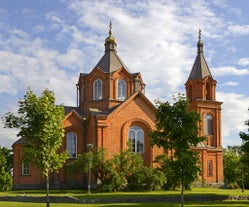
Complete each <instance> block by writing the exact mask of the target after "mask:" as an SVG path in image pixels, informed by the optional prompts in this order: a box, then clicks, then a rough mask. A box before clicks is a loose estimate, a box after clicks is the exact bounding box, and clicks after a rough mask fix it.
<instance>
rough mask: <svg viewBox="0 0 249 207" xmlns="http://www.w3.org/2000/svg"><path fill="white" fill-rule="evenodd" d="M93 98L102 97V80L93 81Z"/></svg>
mask: <svg viewBox="0 0 249 207" xmlns="http://www.w3.org/2000/svg"><path fill="white" fill-rule="evenodd" d="M93 99H94V100H99V99H102V80H100V79H98V80H95V81H94V82H93Z"/></svg>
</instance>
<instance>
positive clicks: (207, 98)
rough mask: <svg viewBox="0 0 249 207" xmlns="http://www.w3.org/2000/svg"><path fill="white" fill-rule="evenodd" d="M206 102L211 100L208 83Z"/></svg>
mask: <svg viewBox="0 0 249 207" xmlns="http://www.w3.org/2000/svg"><path fill="white" fill-rule="evenodd" d="M206 100H211V96H210V84H209V83H206Z"/></svg>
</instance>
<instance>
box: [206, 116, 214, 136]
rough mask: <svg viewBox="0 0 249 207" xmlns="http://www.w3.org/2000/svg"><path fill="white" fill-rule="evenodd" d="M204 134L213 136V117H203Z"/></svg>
mask: <svg viewBox="0 0 249 207" xmlns="http://www.w3.org/2000/svg"><path fill="white" fill-rule="evenodd" d="M204 134H205V135H212V134H213V117H212V116H211V115H209V114H205V115H204Z"/></svg>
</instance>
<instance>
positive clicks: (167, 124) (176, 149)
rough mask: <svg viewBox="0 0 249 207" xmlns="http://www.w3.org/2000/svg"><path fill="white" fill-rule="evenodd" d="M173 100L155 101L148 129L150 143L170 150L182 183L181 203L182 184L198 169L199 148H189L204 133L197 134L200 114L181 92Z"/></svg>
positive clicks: (185, 183)
mask: <svg viewBox="0 0 249 207" xmlns="http://www.w3.org/2000/svg"><path fill="white" fill-rule="evenodd" d="M174 101H175V103H173V104H171V103H169V102H164V103H163V102H161V101H157V102H156V105H157V109H156V130H154V131H152V132H151V133H150V137H151V143H152V145H157V146H159V147H163V148H164V149H165V150H167V151H168V150H170V151H172V152H173V153H172V156H171V157H170V158H169V159H170V160H171V162H173V165H174V173H175V176H177V178H178V179H179V180H180V183H181V202H182V206H184V189H185V186H189V185H190V184H191V183H192V182H194V181H195V180H196V179H197V178H198V173H199V172H200V166H199V155H198V152H197V151H193V150H191V148H192V147H196V146H197V144H198V143H199V142H201V141H203V140H204V137H198V130H199V128H198V122H199V121H200V116H199V114H198V113H197V112H196V111H189V102H188V101H187V100H186V99H185V98H184V97H183V96H182V95H179V96H178V97H177V98H174ZM176 182H177V181H176Z"/></svg>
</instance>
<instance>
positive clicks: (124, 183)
mask: <svg viewBox="0 0 249 207" xmlns="http://www.w3.org/2000/svg"><path fill="white" fill-rule="evenodd" d="M89 159H91V162H90V163H91V165H92V166H91V169H92V173H93V174H95V175H96V176H97V179H98V180H100V181H101V189H102V190H103V191H109V192H112V191H122V190H123V191H127V190H131V191H142V190H155V189H157V190H158V189H161V186H163V184H164V183H165V176H164V174H162V173H160V172H158V171H156V170H155V169H153V168H151V167H145V166H144V165H143V159H142V157H141V155H140V154H136V153H133V152H132V151H131V150H130V149H128V150H124V151H121V152H120V154H118V155H114V156H113V157H112V158H110V159H107V158H106V154H105V150H104V149H103V148H100V149H94V150H93V151H92V152H88V153H85V154H84V155H83V156H79V158H78V159H77V160H75V161H74V162H72V163H71V164H69V165H68V166H67V170H68V172H71V173H76V172H77V173H79V172H85V173H87V172H88V167H89Z"/></svg>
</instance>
